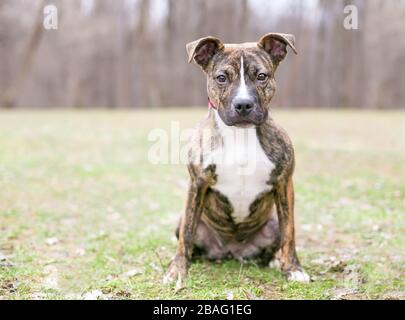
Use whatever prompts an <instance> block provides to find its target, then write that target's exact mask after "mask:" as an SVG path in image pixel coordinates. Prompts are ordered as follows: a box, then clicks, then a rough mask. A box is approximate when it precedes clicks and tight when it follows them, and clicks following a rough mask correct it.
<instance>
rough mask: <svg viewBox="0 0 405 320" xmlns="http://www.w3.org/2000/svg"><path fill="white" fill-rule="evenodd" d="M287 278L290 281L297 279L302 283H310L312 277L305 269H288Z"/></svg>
mask: <svg viewBox="0 0 405 320" xmlns="http://www.w3.org/2000/svg"><path fill="white" fill-rule="evenodd" d="M287 279H288V281H296V282H302V283H309V282H310V281H311V277H310V276H309V275H308V274H307V273H306V272H305V271H304V270H303V269H297V270H293V271H288V273H287Z"/></svg>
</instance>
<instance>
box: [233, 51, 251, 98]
mask: <svg viewBox="0 0 405 320" xmlns="http://www.w3.org/2000/svg"><path fill="white" fill-rule="evenodd" d="M239 72H240V85H239V89H238V93H237V94H236V98H242V99H243V98H245V99H246V98H249V92H248V90H247V87H246V82H245V68H244V65H243V56H240V71H239Z"/></svg>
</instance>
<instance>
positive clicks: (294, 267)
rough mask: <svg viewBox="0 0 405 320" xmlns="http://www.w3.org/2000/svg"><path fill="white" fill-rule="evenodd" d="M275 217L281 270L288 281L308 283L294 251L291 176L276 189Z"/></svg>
mask: <svg viewBox="0 0 405 320" xmlns="http://www.w3.org/2000/svg"><path fill="white" fill-rule="evenodd" d="M276 206H277V215H278V220H279V224H280V232H281V248H280V249H281V252H280V253H281V254H280V256H279V258H280V263H281V270H282V271H283V272H284V273H285V274H286V275H287V278H288V279H289V280H294V281H300V282H309V280H310V277H309V276H308V274H307V273H306V272H305V271H304V269H303V268H302V267H301V265H300V262H299V260H298V257H297V253H296V250H295V231H294V186H293V181H292V176H290V177H289V178H288V179H287V181H283V182H281V183H280V184H279V185H278V186H277V188H276Z"/></svg>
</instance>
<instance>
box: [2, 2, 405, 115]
mask: <svg viewBox="0 0 405 320" xmlns="http://www.w3.org/2000/svg"><path fill="white" fill-rule="evenodd" d="M47 4H54V5H56V7H57V8H58V13H59V28H58V30H45V29H44V28H43V25H42V22H43V18H44V14H43V8H44V6H45V5H47ZM348 4H354V5H356V6H357V8H358V10H359V29H358V30H346V29H344V27H343V19H344V17H345V14H344V11H343V8H344V6H345V5H348ZM404 18H405V1H403V0H385V1H384V0H367V1H362V0H350V1H349V0H335V1H331V0H295V1H294V0H286V1H270V0H221V1H218V0H54V1H43V0H0V107H5V108H6V107H8V108H12V107H26V108H28V107H30V108H44V107H46V108H57V107H75V108H86V107H107V108H118V107H165V106H191V105H202V104H205V102H206V92H205V79H204V77H203V76H202V74H201V73H200V71H199V69H198V68H196V67H194V66H189V65H188V63H187V58H186V51H185V44H186V43H187V42H189V41H192V40H195V39H197V38H199V37H202V36H206V35H214V36H217V37H219V38H220V39H222V40H223V41H224V42H244V41H255V40H258V39H259V38H260V36H261V35H263V34H265V33H267V32H270V31H275V32H283V33H293V34H294V35H295V36H296V40H297V41H296V46H297V49H298V51H299V54H298V55H297V56H294V55H293V54H290V55H289V56H288V57H287V59H286V61H285V62H284V63H283V65H282V66H281V67H280V69H279V72H278V74H277V75H276V77H277V80H278V91H277V93H276V97H275V101H274V104H275V105H277V106H281V107H358V108H404V107H405V104H404V103H403V101H404V100H405V90H404V83H405V54H404V52H405V40H404V31H405V19H404Z"/></svg>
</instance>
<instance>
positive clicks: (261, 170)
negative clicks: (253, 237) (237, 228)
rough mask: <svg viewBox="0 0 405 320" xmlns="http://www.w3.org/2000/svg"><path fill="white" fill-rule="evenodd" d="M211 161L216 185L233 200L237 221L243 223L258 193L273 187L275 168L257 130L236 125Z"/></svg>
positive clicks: (216, 187)
mask: <svg viewBox="0 0 405 320" xmlns="http://www.w3.org/2000/svg"><path fill="white" fill-rule="evenodd" d="M231 134H233V137H231ZM210 163H214V164H215V165H216V174H217V183H216V184H215V186H214V187H213V188H214V189H215V190H217V191H219V192H221V193H222V194H223V195H224V196H226V197H227V198H228V200H229V201H230V203H231V205H232V207H233V213H232V216H233V218H234V220H235V222H237V223H241V222H243V220H244V219H245V218H246V217H247V216H249V213H250V211H249V207H250V205H251V204H252V203H253V201H254V200H255V199H256V198H257V196H258V195H259V194H260V193H262V192H263V191H269V190H270V189H271V187H270V186H269V185H267V183H266V182H267V181H268V180H269V177H270V174H271V171H272V170H273V169H274V164H273V163H272V162H271V161H270V160H269V159H268V158H267V156H266V155H265V153H264V151H263V149H262V147H261V145H260V142H259V140H258V138H257V135H256V130H255V129H239V128H232V130H230V131H229V136H227V135H225V136H224V144H223V146H222V148H219V149H218V150H216V151H215V152H214V153H213V155H212V157H211V159H210Z"/></svg>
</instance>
